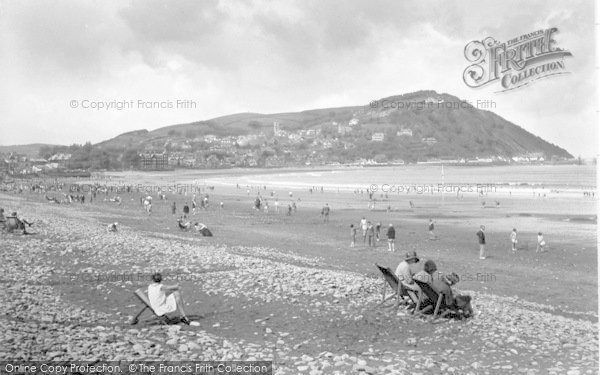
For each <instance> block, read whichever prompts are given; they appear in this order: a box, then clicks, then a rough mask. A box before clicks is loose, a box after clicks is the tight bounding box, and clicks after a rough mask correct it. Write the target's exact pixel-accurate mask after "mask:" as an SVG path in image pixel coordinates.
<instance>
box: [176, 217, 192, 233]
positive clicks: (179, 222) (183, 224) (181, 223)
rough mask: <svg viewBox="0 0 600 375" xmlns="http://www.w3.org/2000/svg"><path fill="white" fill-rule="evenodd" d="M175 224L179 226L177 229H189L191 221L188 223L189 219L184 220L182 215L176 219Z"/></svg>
mask: <svg viewBox="0 0 600 375" xmlns="http://www.w3.org/2000/svg"><path fill="white" fill-rule="evenodd" d="M177 226H179V229H181V230H183V231H187V230H190V228H191V227H192V223H190V222H189V221H185V222H184V217H183V216H182V217H180V218H179V219H177Z"/></svg>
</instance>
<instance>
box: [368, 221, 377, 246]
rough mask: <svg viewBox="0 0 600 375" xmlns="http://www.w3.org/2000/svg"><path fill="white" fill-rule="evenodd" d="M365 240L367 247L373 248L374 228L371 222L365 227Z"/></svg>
mask: <svg viewBox="0 0 600 375" xmlns="http://www.w3.org/2000/svg"><path fill="white" fill-rule="evenodd" d="M367 239H368V243H369V247H375V227H374V226H373V224H371V222H370V221H369V222H368V225H367Z"/></svg>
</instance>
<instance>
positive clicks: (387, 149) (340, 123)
mask: <svg viewBox="0 0 600 375" xmlns="http://www.w3.org/2000/svg"><path fill="white" fill-rule="evenodd" d="M377 103H378V105H377V108H372V107H371V106H370V105H363V106H355V107H342V108H326V109H316V110H307V111H303V112H295V113H277V114H258V113H240V114H235V115H229V116H224V117H218V118H215V119H212V120H207V121H199V122H194V123H189V124H179V125H171V126H167V127H163V128H159V129H156V130H153V131H146V130H139V131H136V132H129V133H125V134H122V135H119V136H118V137H115V138H113V139H110V140H107V141H105V142H102V143H100V144H98V145H97V146H98V147H101V148H103V149H111V148H123V147H126V148H132V147H134V148H138V149H145V150H156V151H160V150H161V149H163V148H165V145H166V146H167V148H169V150H171V151H178V150H179V151H182V150H186V149H189V148H188V147H189V146H191V148H192V149H193V150H194V151H204V152H207V150H209V149H210V147H208V145H206V144H203V142H201V141H199V138H202V137H204V136H206V135H214V136H216V137H217V138H224V137H239V136H244V135H246V136H248V135H252V134H254V135H256V134H262V135H263V137H261V138H260V140H259V141H258V143H257V144H255V145H254V146H258V145H262V146H264V147H268V146H270V149H269V150H268V153H269V155H270V153H274V155H270V156H275V158H278V157H279V158H280V159H281V158H282V157H284V155H283V154H284V150H285V149H287V150H288V151H292V152H294V151H295V152H294V154H295V155H296V156H298V157H301V159H303V160H304V159H306V160H308V161H310V160H309V159H310V154H311V153H313V152H314V151H316V152H318V153H319V157H318V158H316V159H319V160H315V161H317V162H320V161H333V162H349V161H352V160H354V159H356V158H364V159H372V158H378V159H380V160H395V159H403V160H406V161H420V160H431V159H461V158H477V157H479V158H489V157H498V156H501V157H506V158H510V157H513V156H521V155H531V154H538V155H543V157H544V158H546V159H549V158H552V157H556V158H571V155H570V154H569V153H568V152H567V151H565V150H564V149H562V148H560V147H558V146H556V145H553V144H551V143H548V142H546V141H544V140H543V139H541V138H539V137H537V136H535V135H533V134H531V133H529V132H527V131H526V130H524V129H523V128H521V127H519V126H517V125H515V124H513V123H511V122H509V121H506V120H505V119H503V118H502V117H500V116H498V115H496V114H495V113H493V112H491V111H486V110H481V109H477V108H474V107H472V106H469V105H467V104H466V103H465V102H462V101H461V100H460V99H459V98H457V97H455V96H452V95H449V94H438V93H437V92H435V91H419V92H415V93H410V94H405V95H399V96H393V97H388V98H383V99H381V100H379V101H377ZM353 119H354V120H353ZM350 121H354V122H357V124H354V125H353V126H350V125H349V122H350ZM274 122H278V123H279V124H280V125H279V128H280V129H281V133H280V136H278V137H276V136H275V134H274V131H273V123H274ZM310 130H313V131H316V132H317V134H318V135H319V136H318V137H316V138H315V137H309V136H307V134H306V132H307V131H310ZM399 132H400V133H399ZM374 133H383V139H379V141H377V140H376V141H373V140H372V137H373V134H374ZM410 133H412V135H410ZM293 134H298V135H300V136H302V139H301V140H299V141H298V140H297V139H293V138H294V137H296V136H294V135H293ZM399 134H400V135H399ZM296 138H298V137H296ZM169 145H171V146H172V147H168V146H169ZM178 145H188V146H184V147H183V148H181V147H178ZM212 149H213V150H215V149H219V148H218V147H215V145H214V144H213V145H212ZM222 149H223V150H222ZM222 149H219V151H227V150H228V149H229V148H228V147H225V148H222ZM229 151H230V152H231V151H233V150H231V149H229Z"/></svg>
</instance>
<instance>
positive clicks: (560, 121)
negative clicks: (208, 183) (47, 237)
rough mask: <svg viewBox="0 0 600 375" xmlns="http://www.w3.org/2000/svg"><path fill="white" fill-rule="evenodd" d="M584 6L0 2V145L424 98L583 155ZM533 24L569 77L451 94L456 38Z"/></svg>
mask: <svg viewBox="0 0 600 375" xmlns="http://www.w3.org/2000/svg"><path fill="white" fill-rule="evenodd" d="M592 10H593V4H590V3H589V2H586V1H584V0H580V1H575V2H570V3H569V4H563V3H562V2H559V1H549V2H544V1H532V2H525V3H523V2H521V1H517V0H509V1H504V2H497V1H475V0H468V1H462V2H460V3H452V2H447V1H441V0H439V1H438V0H433V1H395V0H379V1H373V2H366V1H360V0H348V1H340V0H337V1H318V0H302V1H301V0H286V1H252V2H243V1H238V0H208V1H157V0H151V1H138V0H133V1H129V2H118V1H94V0H83V1H74V0H67V1H61V2H43V1H32V2H26V3H18V2H6V3H5V4H3V8H2V11H3V14H4V16H3V21H5V22H0V48H1V49H2V50H3V51H6V53H5V54H4V56H8V57H7V58H3V59H0V79H1V80H2V82H3V84H4V86H5V90H3V93H2V94H0V96H1V97H0V99H1V100H0V111H2V113H3V117H4V119H3V120H4V122H3V124H0V127H2V128H1V129H0V130H1V133H2V140H1V141H0V142H2V143H30V142H40V141H44V142H45V141H48V142H54V143H73V142H78V143H83V142H85V141H87V140H90V141H92V142H98V141H101V140H104V139H106V138H110V137H112V136H115V135H117V134H119V133H122V132H125V131H130V130H135V129H139V128H148V129H153V128H157V127H160V126H165V125H169V124H174V123H182V122H190V121H196V120H203V119H209V118H212V117H216V116H219V115H226V114H231V113H236V112H242V111H253V112H265V113H267V112H286V111H295V110H304V109H310V108H314V107H331V106H345V105H356V104H366V103H368V102H369V101H370V100H373V99H377V98H381V97H385V96H389V95H397V94H402V93H406V92H410V91H416V90H421V89H433V90H437V91H439V92H447V93H450V94H454V95H457V96H459V97H461V98H465V99H469V100H476V99H478V98H480V99H494V100H496V101H497V102H498V108H497V110H496V112H497V113H498V114H500V115H502V116H504V117H506V118H507V119H509V120H511V121H514V122H516V123H518V124H519V125H522V126H523V127H525V128H526V129H527V130H529V131H532V132H534V133H536V134H539V135H541V136H543V137H544V138H547V139H548V140H551V141H552V142H555V143H558V144H559V145H564V146H566V147H567V148H568V149H569V150H570V151H571V152H575V150H580V149H582V150H584V151H582V152H584V153H585V154H588V155H591V154H595V153H596V142H595V139H591V138H590V137H589V127H590V126H591V125H590V124H592V123H594V120H595V119H596V117H595V112H594V111H593V110H590V109H593V108H594V101H595V98H596V93H595V90H596V86H595V80H594V77H595V74H596V72H595V60H594V54H595V46H594V44H593V43H592V41H593V40H594V37H593V35H594V29H593V11H592ZM549 26H555V27H558V28H559V30H560V33H558V34H557V37H556V38H557V42H558V44H559V45H560V46H561V47H564V48H566V49H568V50H570V51H571V52H572V53H573V58H570V59H567V60H566V64H567V67H568V70H569V71H571V74H570V75H568V76H564V77H559V78H551V79H547V80H545V81H544V82H542V81H540V82H538V83H536V84H535V85H533V86H531V87H529V88H526V89H523V90H518V91H515V92H512V93H510V94H505V95H498V94H494V93H493V91H495V90H493V89H491V88H484V89H481V90H473V89H470V88H468V87H466V86H465V85H464V83H463V82H462V71H463V70H464V68H465V67H466V66H467V62H466V60H465V59H464V56H463V49H464V46H465V45H466V44H467V43H468V42H469V41H471V40H474V39H482V38H484V37H486V36H493V37H495V38H496V39H498V40H507V39H510V38H512V37H515V36H518V35H520V34H522V33H528V32H531V31H533V30H535V29H537V28H540V27H549ZM84 98H88V99H94V100H120V99H123V100H129V99H144V100H176V99H179V98H181V99H192V100H196V101H197V102H198V103H199V106H198V108H197V109H195V110H186V111H177V110H175V111H145V110H129V111H120V112H115V111H112V112H111V111H104V112H102V111H84V110H81V109H77V110H73V109H72V108H70V107H69V101H70V100H72V99H84ZM565 122H569V123H570V124H571V125H570V126H571V127H570V128H569V129H570V132H569V134H566V131H565V127H564V123H565ZM13 129H18V131H17V130H13Z"/></svg>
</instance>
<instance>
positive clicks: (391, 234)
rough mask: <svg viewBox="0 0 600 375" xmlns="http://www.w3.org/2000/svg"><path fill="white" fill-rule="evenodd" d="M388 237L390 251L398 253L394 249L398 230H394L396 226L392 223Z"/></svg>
mask: <svg viewBox="0 0 600 375" xmlns="http://www.w3.org/2000/svg"><path fill="white" fill-rule="evenodd" d="M386 237H387V240H388V250H389V251H396V249H395V248H394V242H395V241H396V229H394V225H393V224H391V223H390V226H389V227H388V230H387V233H386Z"/></svg>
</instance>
